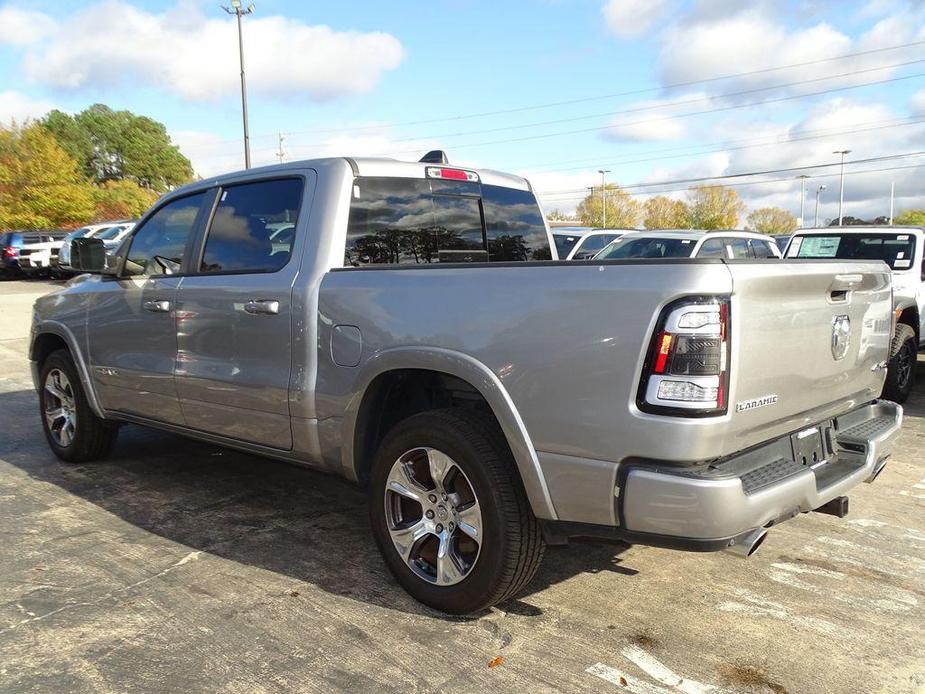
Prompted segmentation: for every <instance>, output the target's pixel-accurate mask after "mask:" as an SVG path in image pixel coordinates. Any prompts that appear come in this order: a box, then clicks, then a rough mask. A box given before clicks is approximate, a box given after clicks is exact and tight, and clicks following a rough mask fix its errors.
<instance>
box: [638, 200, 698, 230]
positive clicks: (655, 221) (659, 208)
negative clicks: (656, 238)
mask: <svg viewBox="0 0 925 694" xmlns="http://www.w3.org/2000/svg"><path fill="white" fill-rule="evenodd" d="M644 207H645V214H644V215H643V220H642V223H643V225H644V226H645V228H646V229H686V228H687V227H688V218H689V214H688V210H687V205H685V204H684V201H683V200H672V199H671V198H669V197H668V196H666V195H656V196H655V197H654V198H649V199H648V200H646V202H645V205H644Z"/></svg>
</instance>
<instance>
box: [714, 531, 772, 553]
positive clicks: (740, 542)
mask: <svg viewBox="0 0 925 694" xmlns="http://www.w3.org/2000/svg"><path fill="white" fill-rule="evenodd" d="M767 536H768V531H767V530H766V529H765V528H758V529H757V530H752V531H751V532H750V533H748V534H746V535H742V536H740V537H739V538H737V539H736V540H735V542H733V543H732V544H731V545H729V546H728V547H727V548H726V549H725V550H723V551H724V552H727V553H728V554H732V555H734V556H736V557H741V558H742V559H748V558H749V557H750V556H752V555H753V554H754V553H755V552H757V551H758V548H759V547H761V545H763V544H764V541H765V538H767Z"/></svg>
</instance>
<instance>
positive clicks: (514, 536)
mask: <svg viewBox="0 0 925 694" xmlns="http://www.w3.org/2000/svg"><path fill="white" fill-rule="evenodd" d="M420 447H429V448H434V449H437V450H439V451H441V452H443V453H445V454H446V455H448V456H449V457H450V458H451V459H452V460H453V462H454V463H455V464H456V466H457V467H459V469H460V470H461V471H462V472H463V473H464V475H465V477H466V478H468V479H467V482H468V483H469V484H470V485H471V489H472V492H473V493H474V495H475V496H476V498H477V499H478V504H479V507H480V509H481V514H482V519H481V522H482V533H481V543H480V549H479V555H478V558H477V560H476V561H475V563H474V564H473V565H472V567H471V569H470V571H469V573H468V574H467V575H466V576H465V578H463V579H462V580H461V582H459V583H456V584H455V585H446V586H441V585H436V584H434V583H430V582H428V581H426V580H425V579H423V578H421V577H420V576H418V575H416V574H415V573H414V572H413V571H412V570H411V569H410V568H409V566H408V564H407V563H406V562H405V560H404V559H402V557H401V555H400V554H399V553H398V551H397V550H396V548H395V545H394V544H393V542H392V537H391V535H390V533H389V528H388V521H387V516H386V501H385V496H386V491H385V490H386V481H387V478H388V476H389V473H390V471H391V470H392V466H393V465H394V464H395V462H396V461H397V460H399V458H401V457H402V456H403V455H404V454H406V453H407V452H408V451H410V450H413V449H416V448H420ZM369 510H370V520H371V523H372V528H373V534H374V536H375V538H376V543H377V544H378V546H379V550H380V552H381V553H382V556H383V558H384V559H385V562H386V564H387V565H388V567H389V570H390V571H391V572H392V574H393V575H394V576H395V578H396V579H397V581H398V582H399V583H400V584H401V586H402V587H403V588H404V589H405V590H406V591H407V592H408V593H409V594H410V595H411V596H412V597H413V598H415V599H416V600H418V601H419V602H422V603H424V604H425V605H428V606H430V607H432V608H434V609H436V610H440V611H442V612H447V613H450V614H470V613H473V612H478V611H480V610H483V609H485V608H487V607H490V606H492V605H495V604H497V603H499V602H503V601H504V600H507V599H509V598H511V597H513V596H514V595H515V594H517V593H518V592H519V591H521V590H522V589H523V588H524V587H525V586H526V585H527V584H528V583H529V582H530V580H531V579H532V578H533V576H534V574H535V573H536V571H537V569H538V568H539V565H540V562H541V560H542V558H543V553H544V551H545V543H544V541H543V537H542V534H541V531H540V527H539V524H538V522H537V520H536V517H535V516H534V515H533V512H532V510H531V509H530V503H529V501H528V500H527V495H526V493H525V492H524V489H523V484H522V483H521V480H520V477H519V475H518V472H517V468H516V464H515V462H514V459H513V456H512V455H511V452H510V449H509V448H508V445H507V442H506V441H505V439H504V436H503V434H502V433H501V431H500V429H499V427H498V424H497V422H496V421H495V420H494V418H493V417H491V416H486V415H483V414H481V413H478V412H474V411H467V410H459V409H447V410H435V411H431V412H424V413H421V414H417V415H414V416H412V417H409V418H408V419H406V420H404V421H402V422H400V423H399V424H397V425H396V426H395V427H394V428H393V429H392V430H391V431H390V432H389V433H388V434H387V435H386V437H385V439H384V440H383V442H382V444H381V445H380V446H379V450H378V451H377V452H376V455H375V459H374V461H373V466H372V471H371V478H370V485H369Z"/></svg>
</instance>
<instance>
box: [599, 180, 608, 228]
mask: <svg viewBox="0 0 925 694" xmlns="http://www.w3.org/2000/svg"><path fill="white" fill-rule="evenodd" d="M597 172H598V173H599V174H600V175H601V215H602V218H601V229H606V228H607V184H606V183H605V182H604V180H605V179H604V177H605V175H606V174H609V173H610V169H598V170H597Z"/></svg>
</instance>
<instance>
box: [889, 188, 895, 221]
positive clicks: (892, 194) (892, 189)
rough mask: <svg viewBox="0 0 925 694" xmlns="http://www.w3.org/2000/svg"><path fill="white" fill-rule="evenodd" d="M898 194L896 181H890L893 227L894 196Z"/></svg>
mask: <svg viewBox="0 0 925 694" xmlns="http://www.w3.org/2000/svg"><path fill="white" fill-rule="evenodd" d="M895 193H896V181H890V226H893V196H894V194H895Z"/></svg>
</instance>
